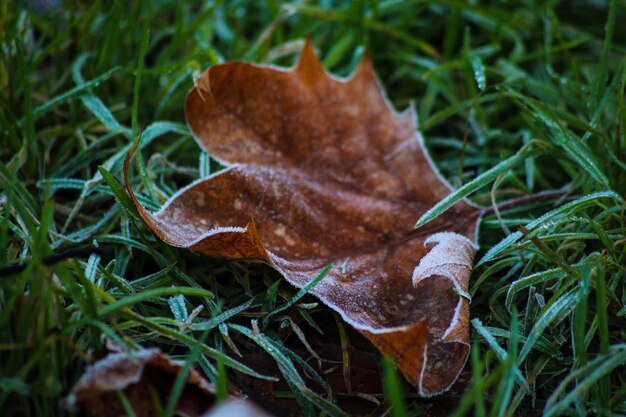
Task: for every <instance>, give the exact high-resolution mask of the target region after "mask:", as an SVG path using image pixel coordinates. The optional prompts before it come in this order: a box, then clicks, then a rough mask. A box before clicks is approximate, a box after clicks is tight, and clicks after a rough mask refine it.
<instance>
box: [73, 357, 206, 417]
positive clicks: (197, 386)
mask: <svg viewBox="0 0 626 417" xmlns="http://www.w3.org/2000/svg"><path fill="white" fill-rule="evenodd" d="M184 366H185V363H184V362H181V361H175V360H172V359H170V358H169V357H168V356H167V355H165V354H163V353H161V352H160V351H159V350H158V349H143V350H139V351H136V352H132V353H125V352H114V353H110V354H108V355H107V356H106V357H105V358H103V359H101V360H99V361H97V362H96V363H95V364H93V365H92V366H90V367H89V368H88V369H87V370H86V371H85V373H84V374H83V376H82V377H81V379H80V380H79V381H78V382H77V383H76V386H75V387H74V389H73V390H72V392H71V394H70V395H69V397H68V399H67V402H68V405H70V406H72V407H76V406H82V407H85V408H86V409H88V410H89V411H90V413H91V414H93V415H94V416H98V417H117V416H121V415H126V412H125V411H124V408H123V406H122V403H121V402H120V400H119V397H118V391H122V392H123V393H124V395H125V396H126V398H127V399H128V402H129V404H130V405H131V407H132V408H133V410H134V411H135V414H136V415H138V416H145V417H147V416H157V415H160V414H159V413H158V410H157V409H156V408H155V399H157V400H158V401H160V405H161V406H162V407H165V406H166V405H167V401H168V399H169V397H170V392H171V390H172V386H173V385H174V381H175V380H176V376H177V375H178V373H179V372H181V370H182V369H183V367H184ZM155 394H156V398H155ZM214 401H215V388H214V386H213V384H211V383H210V382H208V381H207V380H206V379H204V378H203V377H202V376H201V375H200V374H199V373H198V372H197V371H195V370H193V369H191V370H189V374H188V376H187V381H186V383H185V387H184V388H183V392H182V394H181V397H180V400H179V402H178V405H177V407H176V412H177V413H178V415H181V416H187V417H198V416H200V415H202V414H203V413H204V412H205V411H206V410H207V409H208V408H209V406H211V405H212V404H213V403H214Z"/></svg>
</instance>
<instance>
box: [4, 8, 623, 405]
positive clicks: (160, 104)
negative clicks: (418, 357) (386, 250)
mask: <svg viewBox="0 0 626 417" xmlns="http://www.w3.org/2000/svg"><path fill="white" fill-rule="evenodd" d="M30 3H35V2H27V1H16V0H6V1H3V2H0V268H1V267H5V266H7V265H15V264H16V263H23V264H25V268H24V269H23V270H22V271H20V272H17V273H14V274H11V275H7V276H2V277H0V410H2V413H1V414H2V415H12V416H30V415H40V416H63V415H68V414H71V413H70V412H69V411H67V410H66V409H65V408H64V406H63V401H62V400H63V398H64V397H65V396H66V395H67V394H68V392H69V390H70V389H71V387H72V386H73V384H74V383H75V382H76V380H77V378H78V377H79V376H80V374H81V372H82V371H83V369H84V368H85V366H86V365H87V364H88V363H89V360H90V357H91V355H92V354H93V352H94V351H97V350H98V349H101V348H102V340H103V339H102V336H103V335H106V336H108V337H109V338H111V339H113V340H115V341H116V342H117V343H118V344H120V345H121V346H123V347H128V348H132V347H136V346H138V345H140V344H141V345H143V346H159V347H161V348H162V349H163V350H164V351H166V352H169V353H171V354H173V355H174V356H177V357H181V358H186V359H188V360H189V363H190V364H192V365H193V366H197V367H200V368H202V369H203V370H204V371H205V372H206V374H207V375H208V376H209V377H210V378H211V379H213V380H214V382H216V383H217V384H218V386H219V387H220V396H223V395H224V390H225V386H226V384H227V380H226V377H225V375H224V372H225V371H224V369H230V370H233V369H234V370H237V371H238V372H239V373H240V374H246V375H251V376H252V377H254V378H260V379H261V380H262V379H264V378H265V379H267V378H270V376H269V375H266V374H264V373H262V372H257V371H256V370H254V369H252V368H251V367H250V366H248V365H247V364H245V363H243V362H242V359H241V358H240V357H239V356H238V355H237V354H236V353H234V352H235V351H234V350H233V349H232V348H231V346H235V347H236V346H240V347H241V345H242V344H243V343H244V341H245V343H251V344H252V345H253V346H256V347H257V348H256V349H257V350H258V351H266V352H268V353H269V354H270V355H271V356H272V357H273V359H274V360H275V361H276V363H277V366H278V370H279V371H280V373H279V374H278V375H279V378H280V379H282V380H284V381H285V382H286V385H285V386H287V387H288V388H286V389H289V391H288V392H285V391H280V392H279V391H277V392H276V395H277V397H282V398H284V397H289V398H293V399H295V400H296V401H297V402H298V404H299V406H300V407H301V409H302V413H303V414H305V415H307V416H313V415H319V414H320V413H321V412H322V411H324V412H326V414H327V415H341V413H342V411H341V410H340V406H341V402H340V403H338V404H335V403H334V402H333V395H334V396H336V397H338V398H346V397H351V396H352V397H353V396H354V395H355V394H354V393H345V392H333V393H332V395H331V394H330V393H329V392H328V385H327V384H326V381H325V380H324V375H323V374H322V373H321V372H319V370H318V369H317V366H316V365H313V362H315V361H313V362H311V364H309V363H308V362H307V361H306V360H307V358H308V357H309V356H301V355H298V354H297V353H296V352H295V351H293V350H292V349H291V348H290V347H289V346H288V343H287V342H288V340H287V339H288V336H289V335H293V334H297V335H300V334H301V335H303V339H304V341H306V335H307V334H310V333H312V332H313V333H314V332H316V330H315V327H316V326H317V325H318V324H317V322H316V319H317V317H318V315H319V314H320V310H322V313H323V310H324V308H323V307H322V306H319V305H316V304H315V303H316V300H315V299H313V298H311V297H310V296H304V297H303V298H299V297H301V296H302V294H300V293H297V291H296V290H295V289H293V288H292V287H290V286H289V285H287V284H285V283H284V282H278V281H279V276H278V274H277V273H275V272H273V271H270V270H268V269H266V268H259V267H258V266H251V265H248V264H246V263H239V262H228V261H225V260H221V259H214V258H209V257H205V256H200V255H197V254H192V253H187V252H185V251H180V250H177V249H174V248H171V247H168V246H167V245H165V244H163V243H162V242H160V241H159V240H158V239H156V238H155V237H154V236H153V235H152V234H151V233H149V232H148V231H147V229H146V228H145V227H143V225H142V223H141V221H140V219H139V218H138V216H137V214H136V213H135V210H134V208H133V207H132V204H131V203H130V201H129V198H128V196H127V195H126V192H125V191H124V189H123V188H122V187H121V185H120V183H119V181H120V178H121V169H122V162H123V158H124V156H125V155H126V153H127V152H128V150H129V149H130V146H131V144H132V143H133V142H134V141H135V140H136V138H137V135H138V132H140V131H142V132H143V141H142V143H141V148H142V150H143V157H141V156H139V155H137V161H138V165H137V166H138V167H139V169H138V174H137V175H136V176H135V177H134V179H133V181H134V183H133V187H134V189H135V190H137V191H138V192H139V193H140V194H141V195H140V199H141V202H142V203H143V204H145V205H146V206H147V207H149V208H152V209H155V208H158V207H159V206H160V205H161V204H162V203H163V202H164V201H165V200H166V199H167V197H168V196H169V195H171V194H173V193H174V192H175V191H176V190H177V189H178V188H179V187H181V186H183V185H185V184H188V183H189V182H191V181H193V180H194V179H196V178H198V177H199V176H202V175H207V174H208V173H210V172H214V171H216V170H218V169H219V168H220V166H219V164H218V163H217V162H216V161H214V160H212V159H211V157H210V156H208V155H206V154H203V153H201V152H200V151H199V149H198V147H197V146H196V144H195V143H194V141H193V140H192V139H191V136H190V134H189V132H188V130H187V127H186V126H185V124H184V116H183V111H182V108H183V106H182V103H183V99H184V96H185V93H186V92H187V90H188V89H189V88H190V87H191V86H192V83H193V76H194V74H196V73H197V72H198V71H202V70H203V69H204V68H206V67H208V66H210V65H212V64H216V63H220V62H225V61H229V60H236V59H243V60H248V61H254V62H264V63H267V62H271V63H274V64H278V65H291V64H292V63H293V62H294V60H295V59H296V58H297V55H298V52H299V50H300V49H301V46H302V41H303V39H305V38H306V37H307V36H309V35H310V36H312V37H313V39H314V41H315V45H316V46H317V47H318V49H319V51H320V52H321V57H322V59H323V62H324V64H325V65H326V66H327V68H329V69H330V70H331V71H333V72H334V73H336V74H339V75H346V74H349V73H350V72H351V70H352V69H353V68H354V67H355V65H356V63H357V62H358V59H359V57H360V56H361V54H362V53H363V51H364V50H365V49H366V48H367V49H368V50H369V51H370V52H371V55H372V57H373V60H374V64H375V67H376V69H377V71H378V73H379V75H380V78H381V81H382V83H383V84H384V86H385V88H386V89H387V91H388V94H389V96H390V98H391V100H392V102H393V103H394V104H395V105H396V107H397V108H399V109H403V108H406V107H407V106H408V105H409V104H410V103H411V102H414V103H415V107H416V110H417V114H418V116H419V121H420V127H421V130H422V131H423V133H424V135H425V137H426V144H427V146H428V147H429V149H430V150H431V152H432V154H433V156H434V159H435V161H436V163H437V165H438V166H439V168H440V169H441V171H442V173H443V175H444V176H445V177H447V178H448V179H449V180H450V182H451V183H452V184H453V185H454V187H455V188H456V189H458V191H457V192H456V193H455V194H454V195H453V196H451V197H450V198H449V199H446V200H444V201H443V202H442V203H441V205H439V206H437V207H436V208H434V209H433V210H432V211H431V212H430V213H429V217H425V218H422V219H421V221H422V222H425V221H427V220H428V219H429V218H432V217H433V216H436V215H437V214H438V213H439V212H441V211H442V210H443V209H445V208H446V207H449V206H450V205H452V204H453V203H454V201H456V200H458V199H460V198H462V197H464V196H469V198H471V199H473V200H474V201H476V202H477V203H479V204H482V205H485V206H489V205H491V204H492V203H493V202H501V201H504V200H507V199H511V198H518V197H522V196H529V195H537V194H539V193H541V192H542V191H554V190H558V191H560V193H552V194H549V195H548V197H550V198H544V199H532V198H530V199H527V200H522V201H525V203H524V204H518V205H515V206H513V207H510V206H509V207H508V208H505V207H506V206H502V209H501V210H494V211H493V214H491V215H489V216H487V217H486V218H484V219H483V221H482V224H481V231H480V242H481V250H480V252H479V254H478V255H477V259H476V260H477V266H476V268H475V271H474V274H473V278H472V288H471V295H472V308H471V315H472V318H473V321H472V340H473V341H472V343H473V350H472V355H471V359H470V363H469V365H468V370H467V375H468V376H469V377H471V378H470V382H469V384H468V387H467V390H466V392H465V393H462V392H457V391H453V392H452V393H449V394H446V395H444V397H443V398H431V399H419V398H416V396H415V394H414V391H413V390H411V388H410V387H408V386H407V385H406V384H403V383H399V379H398V378H397V377H395V376H394V375H395V374H394V373H393V369H392V368H391V367H390V366H389V363H388V362H387V361H385V362H382V363H383V364H384V366H383V365H381V366H380V369H381V372H380V375H381V378H382V381H381V386H382V387H384V389H381V392H380V393H375V394H372V395H370V397H368V398H370V399H373V400H376V399H377V401H381V400H384V399H385V398H388V400H387V403H386V404H385V403H383V404H382V405H381V406H379V408H378V410H379V411H380V410H383V411H384V410H385V409H386V408H385V407H387V408H388V407H389V406H390V405H391V406H393V409H392V411H391V414H390V415H397V416H400V415H402V416H404V415H407V416H415V415H420V414H423V413H426V412H432V411H433V410H436V409H437V407H439V406H440V405H441V404H443V403H447V404H448V405H449V404H452V405H453V406H454V407H456V411H455V415H457V416H460V415H477V416H500V415H503V416H512V415H536V414H542V413H545V414H546V415H550V416H556V415H573V416H585V415H600V416H608V415H611V414H614V415H626V366H625V364H626V290H625V289H626V268H625V265H626V241H625V238H624V236H625V231H626V225H625V224H624V220H625V216H624V211H625V207H624V201H623V196H624V194H625V193H626V157H625V155H626V103H625V100H624V97H625V90H626V25H624V24H623V23H621V22H624V21H626V2H624V1H623V0H613V1H579V0H573V1H539V0H509V1H504V0H502V1H483V2H464V1H456V0H441V1H418V0H415V1H406V0H404V1H395V0H387V1H382V0H381V1H374V0H372V1H350V2H349V1H344V2H342V1H325V0H324V1H311V2H293V3H289V2H280V1H277V0H274V1H269V0H268V1H267V2H257V1H251V0H237V1H229V2H226V1H214V2H206V3H204V2H202V3H203V4H201V2H198V3H197V4H194V5H191V4H190V3H191V2H174V1H155V2H131V3H128V2H122V1H107V2H104V1H94V2H77V1H67V2H60V3H62V4H59V5H57V6H55V7H53V8H51V9H49V10H45V11H44V10H36V9H35V8H30V9H29V6H28V5H29V4H30ZM417 220H418V219H417V218H416V221H417ZM78 246H92V247H93V246H96V247H99V248H100V250H98V251H96V250H95V249H94V250H91V252H90V253H86V255H85V256H79V257H70V258H67V259H63V260H61V261H58V262H55V263H52V264H51V263H50V262H47V261H46V259H47V257H49V256H51V255H54V254H62V253H65V252H64V251H66V250H68V249H70V248H75V247H78ZM68 254H69V255H70V256H71V255H72V254H71V252H70V253H68ZM294 296H296V297H298V298H296V299H293V297H294ZM290 300H293V301H290ZM192 311H193V312H192ZM278 313H280V314H278ZM251 320H256V321H254V322H251ZM296 329H299V330H296ZM339 331H340V333H341V335H342V344H343V345H345V344H346V343H349V342H346V338H345V332H344V330H343V328H341V329H340V330H339ZM307 355H308V354H307ZM381 360H382V359H381ZM302 369H304V370H305V371H306V372H302ZM344 371H345V369H344ZM382 371H384V372H382ZM229 375H230V374H229ZM177 387H178V388H177V389H179V390H180V383H179V385H177ZM319 387H322V388H321V389H319ZM314 388H315V389H314ZM338 405H339V406H338ZM165 406H166V407H167V410H168V411H169V412H170V415H171V411H172V409H173V408H172V407H173V405H172V404H171V403H168V404H165ZM399 407H406V410H401V409H400V408H399Z"/></svg>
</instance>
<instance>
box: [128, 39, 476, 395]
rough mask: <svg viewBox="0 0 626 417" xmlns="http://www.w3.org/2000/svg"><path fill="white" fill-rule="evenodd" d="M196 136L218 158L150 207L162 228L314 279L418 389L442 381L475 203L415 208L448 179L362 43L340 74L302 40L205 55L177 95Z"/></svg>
mask: <svg viewBox="0 0 626 417" xmlns="http://www.w3.org/2000/svg"><path fill="white" fill-rule="evenodd" d="M185 114H186V118H187V123H188V125H189V127H190V129H191V132H192V133H193V136H194V138H195V139H196V140H197V142H198V143H199V145H200V146H201V147H202V148H203V149H204V150H206V151H207V152H209V153H210V154H211V155H212V156H213V157H214V158H216V159H217V160H219V161H220V162H222V163H223V164H224V165H226V166H227V168H226V169H224V170H223V171H220V172H218V173H217V174H215V175H211V176H209V177H207V178H203V179H200V180H199V181H196V182H194V183H193V184H191V185H189V186H187V187H185V188H184V189H182V190H180V191H179V192H178V193H176V195H174V196H173V197H172V198H171V199H170V200H169V201H167V203H166V204H165V205H164V206H163V207H162V208H161V210H160V211H158V212H157V213H155V214H151V213H150V212H148V211H147V210H146V209H145V208H143V207H142V206H141V204H139V203H138V201H137V200H136V198H135V196H134V194H133V191H132V189H131V187H130V185H129V182H128V160H129V159H130V158H131V157H132V153H133V152H134V150H133V151H131V153H129V155H128V156H127V158H126V164H125V175H126V184H127V188H128V191H129V193H130V194H131V197H132V198H133V201H134V203H135V205H136V206H137V209H138V210H139V213H140V214H141V216H142V218H143V219H144V221H145V222H146V223H147V225H148V226H149V227H150V228H151V229H152V230H153V231H154V232H155V233H156V234H157V235H158V236H159V237H160V238H161V239H162V240H164V241H165V242H167V243H169V244H171V245H173V246H177V247H182V248H188V249H191V250H194V251H197V252H201V253H205V254H209V255H218V256H225V257H228V258H233V259H249V260H257V261H263V262H266V263H268V264H269V265H271V266H272V267H273V268H275V269H276V270H277V271H278V272H279V273H280V274H281V275H282V276H283V277H285V279H287V280H288V281H289V282H290V283H291V284H293V285H295V286H296V287H300V288H301V287H303V286H305V285H306V284H307V283H308V282H310V280H311V279H313V278H314V277H315V276H316V275H317V274H318V273H320V271H321V270H322V269H323V268H324V267H325V266H326V265H328V264H333V265H334V266H333V268H332V269H331V270H330V272H329V273H328V275H327V276H325V277H324V278H323V279H322V280H321V281H320V282H319V283H318V284H317V285H316V286H314V287H313V289H312V290H311V291H310V292H311V293H312V294H314V295H315V296H317V297H318V298H319V299H320V300H322V301H323V302H324V303H326V304H327V305H328V306H329V307H331V308H333V309H334V310H336V311H337V312H338V313H340V314H341V316H342V317H343V319H344V320H345V321H346V322H348V323H349V324H350V325H352V326H354V327H355V328H356V329H357V330H359V331H360V332H361V333H362V334H364V335H365V336H366V337H367V338H368V339H369V340H370V341H371V342H372V343H373V344H374V345H375V346H376V347H377V348H378V349H379V350H380V351H381V352H383V353H385V354H388V355H390V356H391V357H392V358H393V360H394V362H395V364H396V366H397V367H398V368H399V369H400V371H401V372H402V373H403V374H404V376H405V377H406V378H407V379H408V380H409V381H410V382H411V383H412V384H413V385H414V386H415V387H416V388H417V390H418V392H419V393H420V394H422V395H433V394H437V393H440V392H442V391H445V390H446V389H447V388H449V387H450V385H451V384H452V383H453V382H454V381H455V379H456V378H457V376H458V374H459V372H460V370H461V369H462V367H463V365H464V364H465V361H466V359H467V355H468V351H469V345H468V334H469V328H468V322H469V300H468V296H467V292H466V291H467V286H468V281H469V276H470V272H471V265H472V259H473V256H474V253H475V251H476V247H475V244H474V241H475V235H476V229H477V224H478V220H479V217H480V210H479V209H478V208H477V207H476V206H473V205H472V204H470V203H469V202H468V201H461V202H459V203H458V204H456V205H455V206H454V207H453V208H452V209H450V210H448V211H447V212H446V213H444V214H443V215H441V216H439V217H438V218H437V219H435V220H434V221H432V222H430V223H429V224H428V225H427V226H424V227H421V228H419V229H417V230H416V229H414V228H413V226H414V224H415V221H416V220H417V219H418V218H419V217H420V216H421V215H422V214H424V213H425V212H426V211H427V210H428V209H429V208H430V207H432V206H433V205H434V204H435V203H437V202H438V201H440V200H441V199H443V198H444V197H446V196H447V195H448V194H449V193H450V192H451V188H450V186H449V185H448V184H447V183H446V181H445V180H444V179H443V178H442V177H441V176H440V174H439V173H438V172H437V170H436V168H435V167H434V165H433V163H432V161H431V160H430V158H429V156H428V154H427V153H426V150H425V148H424V145H423V139H422V137H421V135H420V134H419V132H418V131H417V126H416V122H415V115H414V113H413V109H412V108H410V109H408V110H407V111H405V112H403V113H397V112H395V111H394V110H393V108H392V107H391V106H390V104H389V103H388V101H387V98H386V96H385V94H384V92H383V90H382V88H381V87H380V85H379V82H378V80H377V78H376V75H375V73H374V70H373V67H372V64H371V61H370V58H369V57H368V56H367V55H366V56H365V57H364V58H363V59H362V60H361V63H360V64H359V66H358V68H357V69H356V70H355V72H354V73H353V74H352V75H351V76H350V77H349V78H347V79H339V78H336V77H334V76H332V75H330V74H328V73H327V72H326V71H325V70H324V68H323V67H322V65H321V63H320V61H319V59H318V58H317V56H316V54H315V52H314V50H313V47H312V45H311V43H310V42H307V44H306V45H305V47H304V50H303V52H302V55H301V57H300V60H299V62H298V64H297V65H296V66H295V67H294V68H292V69H289V70H286V69H282V68H276V67H271V66H262V65H254V64H249V63H242V62H232V63H226V64H223V65H216V66H213V67H210V68H209V69H208V70H206V71H205V72H204V74H203V75H202V77H201V78H200V79H199V80H198V82H197V84H196V85H195V87H194V88H192V89H191V90H190V92H189V93H188V95H187V99H186V103H185Z"/></svg>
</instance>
